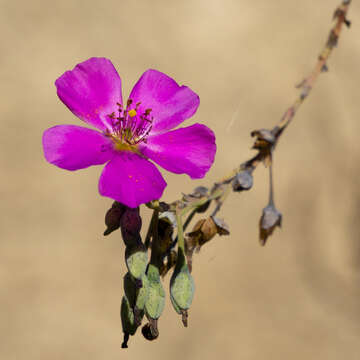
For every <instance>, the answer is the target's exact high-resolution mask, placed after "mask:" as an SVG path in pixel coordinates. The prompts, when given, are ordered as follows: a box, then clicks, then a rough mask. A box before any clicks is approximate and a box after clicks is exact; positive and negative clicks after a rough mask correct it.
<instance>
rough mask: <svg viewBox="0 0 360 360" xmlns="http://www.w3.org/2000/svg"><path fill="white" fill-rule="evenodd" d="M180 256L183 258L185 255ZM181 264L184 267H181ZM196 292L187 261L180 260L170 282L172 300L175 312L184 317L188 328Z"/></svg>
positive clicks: (183, 319) (184, 322)
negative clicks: (189, 315)
mask: <svg viewBox="0 0 360 360" xmlns="http://www.w3.org/2000/svg"><path fill="white" fill-rule="evenodd" d="M179 256H180V257H183V256H184V255H183V254H182V255H179ZM180 263H182V265H180V266H179V264H180ZM194 292H195V283H194V279H193V277H192V276H191V274H190V272H189V268H188V266H187V265H186V262H185V259H183V260H180V261H179V262H178V264H177V266H176V267H175V270H174V272H173V275H172V277H171V280H170V299H171V303H172V305H173V307H174V309H175V311H176V312H177V313H178V314H181V315H182V321H183V324H184V326H185V327H186V326H187V310H188V309H189V308H190V305H191V303H192V300H193V298H194Z"/></svg>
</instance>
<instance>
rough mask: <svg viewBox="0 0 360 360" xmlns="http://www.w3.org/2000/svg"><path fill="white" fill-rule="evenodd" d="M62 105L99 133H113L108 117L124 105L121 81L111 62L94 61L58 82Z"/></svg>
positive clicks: (95, 59)
mask: <svg viewBox="0 0 360 360" xmlns="http://www.w3.org/2000/svg"><path fill="white" fill-rule="evenodd" d="M55 85H56V87H57V94H58V96H59V98H60V99H61V101H62V102H63V103H64V104H65V105H66V106H67V107H68V108H69V109H70V110H71V111H72V112H73V113H74V114H75V115H76V116H77V117H79V118H80V119H81V120H83V121H85V122H87V123H88V124H91V125H92V126H95V127H96V128H98V129H100V130H105V129H106V128H109V129H110V125H109V123H108V119H107V117H106V115H109V114H111V113H112V112H113V111H116V110H117V106H116V103H117V102H119V103H122V95H121V79H120V77H119V74H118V73H117V71H116V70H115V68H114V65H113V64H112V63H111V61H110V60H108V59H105V58H91V59H88V60H86V61H84V62H82V63H80V64H78V65H76V66H75V68H74V69H73V70H71V71H66V72H65V73H64V74H63V75H61V76H60V77H59V78H58V79H57V80H56V81H55Z"/></svg>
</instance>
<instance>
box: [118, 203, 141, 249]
mask: <svg viewBox="0 0 360 360" xmlns="http://www.w3.org/2000/svg"><path fill="white" fill-rule="evenodd" d="M141 225H142V221H141V217H140V214H139V208H135V209H132V208H126V210H125V211H124V214H123V215H122V217H121V220H120V227H121V235H122V237H123V240H124V242H125V244H126V245H128V244H131V243H132V242H133V241H134V239H136V238H137V237H138V235H139V233H140V230H141Z"/></svg>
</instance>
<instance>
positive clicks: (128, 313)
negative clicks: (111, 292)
mask: <svg viewBox="0 0 360 360" xmlns="http://www.w3.org/2000/svg"><path fill="white" fill-rule="evenodd" d="M120 316H121V324H122V328H123V333H124V342H123V343H122V345H121V347H122V348H127V347H128V346H127V342H128V340H129V335H134V334H135V333H136V329H137V326H136V324H135V317H134V313H133V311H132V308H131V306H130V303H129V300H128V299H127V297H126V296H123V298H122V301H121V308H120Z"/></svg>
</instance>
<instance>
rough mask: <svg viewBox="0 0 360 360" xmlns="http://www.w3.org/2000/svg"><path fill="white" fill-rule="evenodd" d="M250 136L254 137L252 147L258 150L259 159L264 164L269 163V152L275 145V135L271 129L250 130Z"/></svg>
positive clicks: (267, 164)
mask: <svg viewBox="0 0 360 360" xmlns="http://www.w3.org/2000/svg"><path fill="white" fill-rule="evenodd" d="M251 136H253V137H256V139H255V142H254V145H253V149H256V150H259V154H260V156H261V160H262V161H263V162H264V164H265V166H269V165H270V164H271V153H272V150H273V148H274V146H275V145H276V140H277V138H276V136H275V135H274V133H273V131H271V130H268V129H260V130H254V131H252V132H251Z"/></svg>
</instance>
